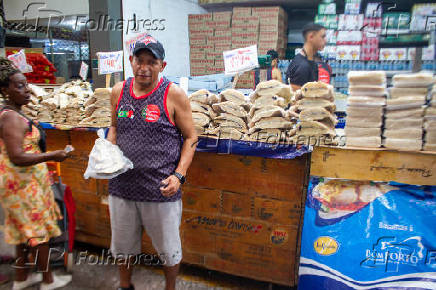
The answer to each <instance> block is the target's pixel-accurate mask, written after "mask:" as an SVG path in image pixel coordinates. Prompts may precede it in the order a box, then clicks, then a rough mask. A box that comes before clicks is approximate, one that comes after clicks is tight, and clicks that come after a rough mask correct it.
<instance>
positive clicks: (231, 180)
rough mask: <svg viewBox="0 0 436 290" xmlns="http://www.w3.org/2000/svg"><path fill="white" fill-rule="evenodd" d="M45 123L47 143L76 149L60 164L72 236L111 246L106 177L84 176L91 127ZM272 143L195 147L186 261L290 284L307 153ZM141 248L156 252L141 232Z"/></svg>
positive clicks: (185, 224) (187, 194) (186, 192)
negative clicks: (72, 211) (69, 195)
mask: <svg viewBox="0 0 436 290" xmlns="http://www.w3.org/2000/svg"><path fill="white" fill-rule="evenodd" d="M48 127H49V126H47V125H46V128H48ZM51 128H52V129H47V135H48V138H47V139H48V141H49V142H48V149H49V150H50V149H55V148H63V147H65V146H66V145H67V144H71V145H72V146H73V147H74V148H75V151H73V152H72V155H71V158H69V159H67V160H66V161H65V162H63V163H62V165H61V166H62V172H63V177H62V178H63V180H64V182H65V183H66V184H69V185H70V186H71V188H72V191H73V196H74V198H75V200H76V207H77V213H76V219H77V229H76V240H78V241H82V242H87V243H90V244H94V245H98V246H102V247H109V245H110V236H111V234H110V220H109V212H108V207H107V204H106V203H105V197H106V196H107V194H108V192H107V181H105V180H95V179H89V180H84V179H83V173H84V171H85V169H86V167H87V162H88V155H89V152H90V151H91V149H92V146H93V145H94V140H95V139H96V138H97V135H96V133H95V130H92V129H87V130H85V129H74V130H59V129H55V128H54V127H51ZM271 147H272V146H271V145H269V144H266V143H262V144H255V143H252V142H244V141H229V140H220V141H219V142H217V140H214V139H202V140H201V141H200V144H199V149H198V151H204V152H197V153H196V155H195V158H194V161H193V163H192V165H191V167H190V169H189V171H188V174H187V184H186V185H185V186H184V187H183V205H184V209H183V218H182V230H181V234H182V241H183V251H184V257H183V261H184V262H186V263H190V264H197V265H201V266H204V267H206V268H209V269H214V270H219V271H222V272H227V273H231V274H236V275H239V276H245V277H251V278H253V279H259V280H263V281H270V282H274V283H278V284H283V285H295V283H296V276H295V275H296V263H297V261H298V249H299V245H298V235H299V231H300V228H301V219H302V206H303V202H304V196H305V195H304V191H305V189H306V182H307V172H308V169H309V154H307V153H308V149H307V148H305V147H300V148H299V149H297V148H290V147H289V146H288V147H283V148H277V150H275V149H276V148H271ZM234 152H237V153H239V154H240V153H242V152H244V153H245V156H244V155H238V154H235V153H234ZM249 155H252V156H249ZM256 155H258V156H256ZM266 157H273V158H266ZM143 251H144V253H151V252H154V250H153V247H152V245H151V241H150V240H149V239H148V237H146V236H145V235H144V239H143Z"/></svg>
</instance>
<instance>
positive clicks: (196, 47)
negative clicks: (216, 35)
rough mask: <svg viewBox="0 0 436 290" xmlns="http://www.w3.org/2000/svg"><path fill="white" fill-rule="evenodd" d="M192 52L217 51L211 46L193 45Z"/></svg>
mask: <svg viewBox="0 0 436 290" xmlns="http://www.w3.org/2000/svg"><path fill="white" fill-rule="evenodd" d="M190 49H191V52H211V51H214V50H215V47H214V46H213V45H210V44H206V45H191V46H190Z"/></svg>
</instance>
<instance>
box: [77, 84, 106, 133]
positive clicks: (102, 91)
mask: <svg viewBox="0 0 436 290" xmlns="http://www.w3.org/2000/svg"><path fill="white" fill-rule="evenodd" d="M111 92H112V89H111V88H99V89H95V92H94V95H92V97H90V98H88V100H87V101H86V102H85V119H83V120H82V121H81V122H80V123H79V126H85V127H97V128H101V127H109V126H110V125H111Z"/></svg>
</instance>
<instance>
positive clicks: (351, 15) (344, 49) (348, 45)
mask: <svg viewBox="0 0 436 290" xmlns="http://www.w3.org/2000/svg"><path fill="white" fill-rule="evenodd" d="M345 5H346V6H345V8H346V11H345V14H341V15H339V18H338V35H337V40H336V44H337V47H336V59H338V60H359V59H360V53H361V50H360V45H361V44H362V39H363V32H362V31H361V30H360V29H361V28H362V27H363V19H364V17H363V14H359V9H360V2H358V3H351V2H350V1H348V2H346V4H345ZM356 5H357V7H356ZM347 7H349V8H348V10H347Z"/></svg>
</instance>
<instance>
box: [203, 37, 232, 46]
mask: <svg viewBox="0 0 436 290" xmlns="http://www.w3.org/2000/svg"><path fill="white" fill-rule="evenodd" d="M231 41H232V37H231V36H230V37H229V36H209V37H208V38H207V44H216V43H230V42H231Z"/></svg>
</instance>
